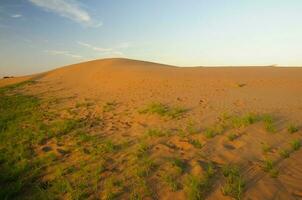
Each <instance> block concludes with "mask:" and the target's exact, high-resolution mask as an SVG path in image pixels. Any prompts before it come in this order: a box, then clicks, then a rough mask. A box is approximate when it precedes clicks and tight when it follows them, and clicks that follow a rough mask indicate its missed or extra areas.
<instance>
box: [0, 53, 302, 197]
mask: <svg viewBox="0 0 302 200" xmlns="http://www.w3.org/2000/svg"><path fill="white" fill-rule="evenodd" d="M7 80H8V79H2V80H1V81H0V84H1V86H2V87H1V93H0V94H1V96H0V97H1V98H0V109H1V112H0V119H1V140H0V141H1V145H0V149H1V154H0V155H1V162H0V163H1V168H0V170H1V179H0V180H1V181H0V183H1V193H0V194H1V198H4V199H5V198H8V199H10V198H20V197H22V199H232V198H233V199H300V198H302V188H301V184H302V179H301V177H302V171H301V166H302V160H301V155H302V154H301V149H300V146H301V139H302V138H301V123H302V121H301V110H302V94H301V91H302V69H301V68H282V67H242V68H240V67H239V68H231V67H229V68H228V67H217V68H209V67H188V68H180V67H175V66H169V65H162V64H157V63H152V62H144V61H138V60H131V59H121V58H115V59H101V60H94V61H89V62H83V63H79V64H75V65H70V66H65V67H60V68H58V69H55V70H51V71H49V72H45V73H41V74H38V75H31V76H27V77H21V78H19V77H16V78H11V80H10V81H9V82H7Z"/></svg>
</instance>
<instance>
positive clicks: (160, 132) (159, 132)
mask: <svg viewBox="0 0 302 200" xmlns="http://www.w3.org/2000/svg"><path fill="white" fill-rule="evenodd" d="M145 134H146V135H147V136H149V137H163V136H168V135H169V131H163V130H161V129H156V128H152V129H148V130H147V131H146V132H145Z"/></svg>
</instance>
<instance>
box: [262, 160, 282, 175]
mask: <svg viewBox="0 0 302 200" xmlns="http://www.w3.org/2000/svg"><path fill="white" fill-rule="evenodd" d="M262 168H263V170H264V171H265V172H268V173H269V174H270V176H271V177H272V178H277V176H278V174H279V171H278V170H277V169H276V168H275V163H274V162H273V161H272V160H269V159H266V160H264V162H263V166H262Z"/></svg>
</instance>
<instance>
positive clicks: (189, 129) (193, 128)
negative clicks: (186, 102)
mask: <svg viewBox="0 0 302 200" xmlns="http://www.w3.org/2000/svg"><path fill="white" fill-rule="evenodd" d="M186 132H188V133H189V134H190V135H193V134H197V133H198V132H199V129H198V128H197V126H196V123H194V122H192V121H189V122H188V124H187V127H186Z"/></svg>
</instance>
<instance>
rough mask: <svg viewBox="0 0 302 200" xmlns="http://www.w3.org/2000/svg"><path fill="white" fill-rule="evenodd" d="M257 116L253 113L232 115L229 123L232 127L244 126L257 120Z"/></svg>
mask: <svg viewBox="0 0 302 200" xmlns="http://www.w3.org/2000/svg"><path fill="white" fill-rule="evenodd" d="M259 120H260V119H259V116H258V115H256V114H254V113H248V114H245V115H243V116H232V117H231V125H232V127H233V128H244V127H247V126H248V125H251V124H254V123H256V122H258V121H259Z"/></svg>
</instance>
